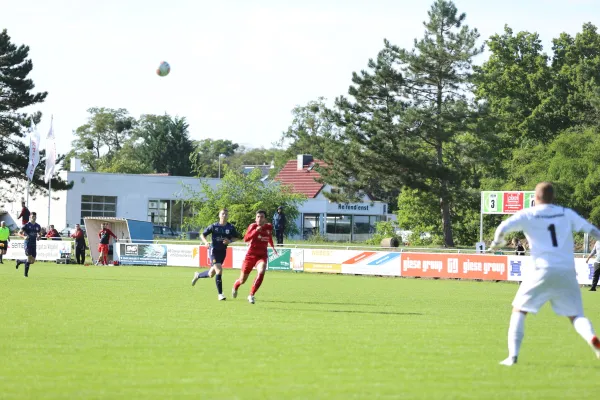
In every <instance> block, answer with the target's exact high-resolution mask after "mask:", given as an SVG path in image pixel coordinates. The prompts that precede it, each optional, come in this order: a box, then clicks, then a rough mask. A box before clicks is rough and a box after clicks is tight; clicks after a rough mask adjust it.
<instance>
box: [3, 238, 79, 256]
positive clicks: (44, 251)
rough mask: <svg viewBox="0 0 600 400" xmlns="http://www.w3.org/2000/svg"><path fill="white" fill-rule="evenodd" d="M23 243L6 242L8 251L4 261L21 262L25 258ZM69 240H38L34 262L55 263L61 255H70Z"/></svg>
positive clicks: (18, 241)
mask: <svg viewBox="0 0 600 400" xmlns="http://www.w3.org/2000/svg"><path fill="white" fill-rule="evenodd" d="M24 243H25V241H24V240H11V241H10V242H8V249H7V252H6V254H5V255H4V259H5V260H6V259H8V260H17V259H19V260H22V259H24V258H26V256H25V245H24ZM72 243H73V242H72V241H71V240H38V241H37V243H36V250H37V251H36V252H37V256H36V260H39V261H56V259H58V258H60V256H61V253H71V244H72Z"/></svg>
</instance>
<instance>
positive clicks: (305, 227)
mask: <svg viewBox="0 0 600 400" xmlns="http://www.w3.org/2000/svg"><path fill="white" fill-rule="evenodd" d="M318 234H319V214H304V219H303V220H302V236H303V237H304V239H308V238H309V237H311V236H313V235H318Z"/></svg>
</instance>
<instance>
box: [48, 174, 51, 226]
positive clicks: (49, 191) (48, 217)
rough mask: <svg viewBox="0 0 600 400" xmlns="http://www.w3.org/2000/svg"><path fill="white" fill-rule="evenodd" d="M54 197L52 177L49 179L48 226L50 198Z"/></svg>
mask: <svg viewBox="0 0 600 400" xmlns="http://www.w3.org/2000/svg"><path fill="white" fill-rule="evenodd" d="M51 198H52V178H50V179H48V226H50V199H51Z"/></svg>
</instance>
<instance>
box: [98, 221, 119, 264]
mask: <svg viewBox="0 0 600 400" xmlns="http://www.w3.org/2000/svg"><path fill="white" fill-rule="evenodd" d="M100 226H101V227H102V230H101V231H100V232H98V239H100V244H98V252H99V253H100V255H99V256H98V260H97V261H96V265H98V264H100V263H102V262H103V264H104V265H108V244H109V243H110V238H111V236H112V237H113V238H115V241H116V240H117V235H115V234H114V233H113V231H111V230H110V229H108V224H107V223H102V224H100Z"/></svg>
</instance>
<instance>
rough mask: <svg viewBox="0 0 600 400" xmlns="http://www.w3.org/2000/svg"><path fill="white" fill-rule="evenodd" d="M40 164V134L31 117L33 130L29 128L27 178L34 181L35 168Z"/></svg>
mask: <svg viewBox="0 0 600 400" xmlns="http://www.w3.org/2000/svg"><path fill="white" fill-rule="evenodd" d="M39 162H40V133H39V132H38V130H37V128H36V126H35V123H34V122H33V117H31V128H29V164H28V165H27V171H26V174H27V178H29V180H32V179H33V173H34V172H35V168H36V167H37V165H38V163H39Z"/></svg>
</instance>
